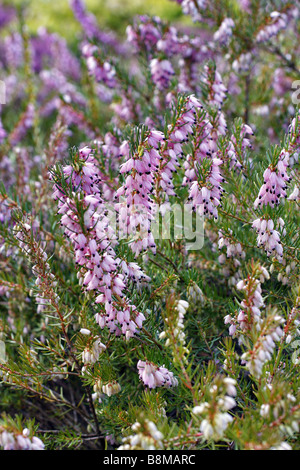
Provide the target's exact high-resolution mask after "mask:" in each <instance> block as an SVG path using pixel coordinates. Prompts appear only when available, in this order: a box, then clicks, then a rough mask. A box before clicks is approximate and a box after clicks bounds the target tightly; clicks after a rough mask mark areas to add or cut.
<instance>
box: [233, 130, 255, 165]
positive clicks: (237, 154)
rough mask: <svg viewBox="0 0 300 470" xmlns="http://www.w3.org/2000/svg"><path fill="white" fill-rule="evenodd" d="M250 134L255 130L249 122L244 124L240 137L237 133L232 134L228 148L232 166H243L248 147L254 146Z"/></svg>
mask: <svg viewBox="0 0 300 470" xmlns="http://www.w3.org/2000/svg"><path fill="white" fill-rule="evenodd" d="M249 135H253V130H252V129H251V127H250V126H248V124H242V126H241V129H240V133H239V136H238V139H237V138H236V136H235V135H232V136H231V139H230V141H229V144H228V149H227V155H228V157H229V159H230V166H231V167H237V168H241V167H242V166H243V162H244V159H245V153H246V149H247V148H250V149H251V148H252V144H251V142H250V139H249V138H248V136H249Z"/></svg>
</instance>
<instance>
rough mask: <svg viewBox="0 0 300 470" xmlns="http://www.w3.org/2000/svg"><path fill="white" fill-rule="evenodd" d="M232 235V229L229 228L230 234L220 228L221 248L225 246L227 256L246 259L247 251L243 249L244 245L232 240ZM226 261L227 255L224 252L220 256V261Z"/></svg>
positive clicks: (219, 245) (219, 246)
mask: <svg viewBox="0 0 300 470" xmlns="http://www.w3.org/2000/svg"><path fill="white" fill-rule="evenodd" d="M230 235H232V230H231V229H229V234H228V235H226V234H224V233H223V231H222V230H219V240H218V248H219V250H221V249H222V248H224V247H225V248H226V256H227V258H236V257H239V258H241V259H245V256H246V253H245V251H244V250H243V248H242V245H241V244H240V243H239V242H236V241H234V240H232V239H231V238H230ZM224 261H225V255H224V254H223V253H222V254H221V255H220V256H219V262H220V263H223V262H224Z"/></svg>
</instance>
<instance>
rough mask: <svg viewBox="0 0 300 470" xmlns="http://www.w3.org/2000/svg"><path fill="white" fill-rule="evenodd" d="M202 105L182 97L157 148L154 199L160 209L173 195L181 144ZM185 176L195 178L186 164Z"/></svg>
mask: <svg viewBox="0 0 300 470" xmlns="http://www.w3.org/2000/svg"><path fill="white" fill-rule="evenodd" d="M202 108H203V106H202V105H201V103H200V101H199V100H198V99H197V98H196V97H195V96H194V95H189V96H187V97H185V98H182V101H181V103H180V106H179V112H178V113H177V115H176V119H175V123H174V124H169V126H168V130H167V137H166V140H165V142H164V143H163V144H162V146H161V148H160V149H159V154H160V160H159V167H158V169H157V171H156V174H155V180H154V189H155V197H156V200H159V202H160V204H161V211H162V210H163V208H164V207H166V206H167V203H168V201H169V196H175V191H174V185H173V175H174V173H176V172H177V168H178V167H179V160H180V158H182V156H183V145H184V143H185V142H186V141H187V140H188V139H189V137H190V136H191V135H192V134H193V132H194V126H195V125H196V124H197V115H196V113H197V111H199V110H201V109H202ZM186 168H187V170H186V177H187V175H189V178H195V176H196V173H195V170H194V169H192V168H189V167H188V165H187V166H186Z"/></svg>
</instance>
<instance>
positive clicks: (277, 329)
mask: <svg viewBox="0 0 300 470" xmlns="http://www.w3.org/2000/svg"><path fill="white" fill-rule="evenodd" d="M282 323H284V319H283V318H282V317H281V316H279V315H274V316H272V315H269V316H268V317H267V318H266V320H265V322H264V324H263V325H262V326H261V332H260V334H259V336H258V338H257V339H256V341H255V343H254V344H253V346H252V349H251V350H248V351H246V352H245V353H244V354H243V355H242V356H241V359H242V361H243V363H244V364H245V367H246V368H247V369H248V370H249V372H250V373H251V374H252V375H253V376H254V377H256V378H259V377H260V376H261V374H262V370H263V366H264V365H265V363H266V362H268V361H270V360H271V358H272V354H273V352H274V349H275V347H276V342H278V341H280V339H281V337H282V335H283V329H282V326H281V325H282Z"/></svg>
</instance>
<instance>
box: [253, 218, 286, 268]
mask: <svg viewBox="0 0 300 470" xmlns="http://www.w3.org/2000/svg"><path fill="white" fill-rule="evenodd" d="M278 223H279V226H280V227H281V230H282V234H283V235H285V228H284V221H283V220H282V219H281V218H279V219H278ZM252 227H253V228H255V229H256V231H257V233H258V236H257V246H258V247H263V248H264V250H265V252H266V254H267V256H276V258H277V259H278V261H280V262H281V261H282V259H283V247H282V244H281V241H280V233H279V232H278V231H277V230H275V228H274V222H273V220H272V219H265V218H260V219H256V220H254V222H253V223H252Z"/></svg>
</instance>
